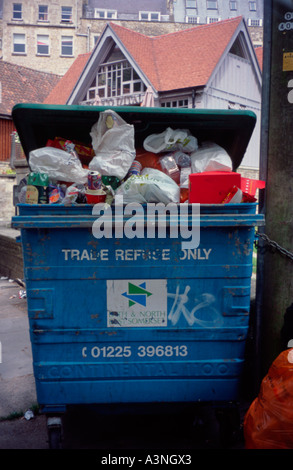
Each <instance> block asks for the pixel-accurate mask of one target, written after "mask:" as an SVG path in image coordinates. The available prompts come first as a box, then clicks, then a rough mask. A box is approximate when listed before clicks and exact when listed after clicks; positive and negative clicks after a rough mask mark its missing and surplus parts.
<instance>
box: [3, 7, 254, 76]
mask: <svg viewBox="0 0 293 470" xmlns="http://www.w3.org/2000/svg"><path fill="white" fill-rule="evenodd" d="M262 12H263V0H257V1H255V2H251V1H247V0H245V1H244V0H241V1H240V0H238V1H233V2H232V1H228V0H218V1H216V2H210V1H206V0H148V2H145V0H135V1H134V0H123V2H122V1H121V0H55V1H54V2H49V1H48V0H22V1H21V0H20V1H18V2H14V1H13V2H10V1H8V0H0V58H1V59H3V60H4V61H6V62H10V63H14V64H19V65H21V66H24V67H31V68H33V69H36V70H41V71H43V72H49V73H54V74H58V75H60V76H62V75H64V74H65V72H66V71H67V70H68V68H69V67H70V66H71V65H72V63H73V62H74V60H75V59H76V57H77V56H78V55H80V54H83V53H87V52H90V51H92V50H93V48H94V46H95V44H96V42H97V41H98V39H99V38H100V36H101V34H102V32H103V30H104V28H105V26H106V24H107V22H108V21H113V22H115V23H117V24H118V25H122V26H126V27H128V28H130V29H133V30H134V31H137V32H140V33H142V34H146V35H149V36H159V35H162V34H166V33H173V32H176V31H182V30H184V29H187V28H190V27H192V26H194V27H196V26H197V25H200V24H207V23H208V24H210V23H212V22H215V21H219V20H223V19H228V18H230V17H234V16H243V17H244V18H245V19H246V24H247V25H248V26H249V32H250V34H251V37H252V40H253V42H254V44H255V45H261V44H262V28H261V25H262Z"/></svg>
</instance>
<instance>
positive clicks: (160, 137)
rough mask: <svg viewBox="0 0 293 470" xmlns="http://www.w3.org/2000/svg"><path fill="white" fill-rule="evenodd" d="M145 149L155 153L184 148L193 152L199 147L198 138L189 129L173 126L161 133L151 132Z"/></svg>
mask: <svg viewBox="0 0 293 470" xmlns="http://www.w3.org/2000/svg"><path fill="white" fill-rule="evenodd" d="M143 147H144V149H145V150H147V151H149V152H153V153H160V152H170V151H175V150H182V151H184V152H193V151H195V150H196V149H197V148H198V143H197V138H196V137H194V136H193V135H191V133H190V131H189V130H188V129H176V130H173V129H171V127H167V129H166V130H165V131H164V132H162V133H161V134H151V135H149V136H148V137H147V138H146V139H145V140H144V142H143Z"/></svg>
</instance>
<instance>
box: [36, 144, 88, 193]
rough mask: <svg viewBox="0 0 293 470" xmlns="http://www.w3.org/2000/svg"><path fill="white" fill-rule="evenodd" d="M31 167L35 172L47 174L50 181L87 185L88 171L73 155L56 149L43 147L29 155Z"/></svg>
mask: <svg viewBox="0 0 293 470" xmlns="http://www.w3.org/2000/svg"><path fill="white" fill-rule="evenodd" d="M29 165H30V168H31V170H32V171H33V172H37V173H47V174H48V176H49V179H50V180H54V181H66V182H74V183H79V184H82V183H86V181H87V175H88V170H86V169H84V168H83V167H82V164H81V162H80V160H79V159H78V158H77V157H76V156H75V155H73V154H70V153H68V152H65V151H64V150H61V149H57V148H54V147H41V148H39V149H36V150H32V151H31V152H30V153H29Z"/></svg>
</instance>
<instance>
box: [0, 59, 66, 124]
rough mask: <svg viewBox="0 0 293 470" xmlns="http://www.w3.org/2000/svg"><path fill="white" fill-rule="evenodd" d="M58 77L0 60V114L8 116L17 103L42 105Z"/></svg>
mask: <svg viewBox="0 0 293 470" xmlns="http://www.w3.org/2000/svg"><path fill="white" fill-rule="evenodd" d="M59 80H60V76H58V75H54V74H52V73H45V72H39V71H37V70H33V69H30V68H27V67H22V66H19V65H16V64H11V63H9V62H5V61H3V60H0V82H1V88H2V90H1V96H0V114H2V115H6V116H10V115H11V111H12V108H13V106H14V105H16V104H17V103H25V102H28V103H42V102H43V101H44V99H45V97H46V96H47V95H48V94H49V93H50V92H51V90H52V89H53V88H54V87H55V86H56V84H57V83H58V82H59Z"/></svg>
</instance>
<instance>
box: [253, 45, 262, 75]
mask: <svg viewBox="0 0 293 470" xmlns="http://www.w3.org/2000/svg"><path fill="white" fill-rule="evenodd" d="M254 50H255V53H256V57H257V60H258V63H259V66H260V70H262V66H263V47H256V48H255V49H254Z"/></svg>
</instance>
